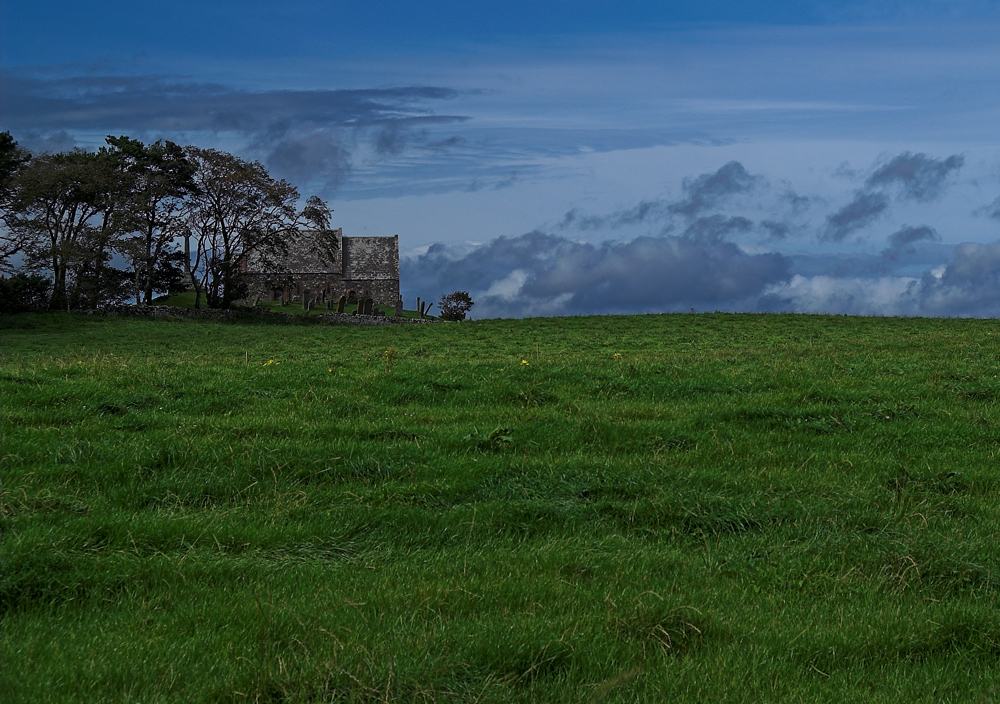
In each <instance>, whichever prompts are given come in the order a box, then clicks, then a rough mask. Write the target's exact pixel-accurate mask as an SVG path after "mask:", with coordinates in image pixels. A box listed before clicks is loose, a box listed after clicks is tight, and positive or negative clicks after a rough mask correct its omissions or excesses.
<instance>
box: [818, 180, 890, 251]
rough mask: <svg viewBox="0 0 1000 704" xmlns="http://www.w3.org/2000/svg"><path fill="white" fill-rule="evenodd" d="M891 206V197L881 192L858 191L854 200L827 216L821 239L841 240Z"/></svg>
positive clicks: (871, 221) (872, 220) (868, 223)
mask: <svg viewBox="0 0 1000 704" xmlns="http://www.w3.org/2000/svg"><path fill="white" fill-rule="evenodd" d="M888 208H889V199H888V198H886V197H885V196H884V195H882V194H881V193H865V192H864V191H858V192H857V193H855V194H854V200H852V201H851V202H850V203H848V204H847V205H845V206H844V207H843V208H841V209H840V210H838V211H837V212H835V213H833V214H832V215H828V216H827V217H826V229H825V230H824V231H823V233H822V235H821V237H820V239H823V240H826V241H829V242H841V241H843V240H844V239H845V238H846V237H847V236H848V235H850V234H851V233H852V232H856V231H857V230H860V229H861V228H863V227H866V226H867V225H870V224H871V223H873V222H874V221H875V220H876V219H877V218H878V217H879V216H880V215H882V214H883V213H884V212H885V211H886V210H887V209H888Z"/></svg>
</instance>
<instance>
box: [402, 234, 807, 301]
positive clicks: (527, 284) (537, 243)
mask: <svg viewBox="0 0 1000 704" xmlns="http://www.w3.org/2000/svg"><path fill="white" fill-rule="evenodd" d="M402 268H403V271H402V279H403V281H404V282H406V283H405V284H404V285H405V286H406V287H407V288H410V289H412V290H413V294H414V295H417V294H420V295H428V294H430V293H431V292H434V293H437V292H447V291H452V290H456V289H459V290H468V291H470V292H472V293H473V298H474V299H475V300H476V313H477V316H480V317H522V316H536V315H574V314H580V315H582V314H603V313H636V312H648V311H667V310H683V311H687V310H688V309H689V308H692V307H694V308H698V309H700V310H706V309H707V310H715V309H740V310H749V309H753V308H754V307H755V305H756V303H755V301H756V297H758V296H759V295H761V294H762V293H763V292H764V290H765V289H766V287H767V286H769V285H771V284H774V283H776V282H779V281H783V280H786V279H787V278H788V277H789V272H788V268H789V260H788V259H787V258H786V257H784V256H782V255H780V254H774V253H764V254H747V253H746V252H744V251H743V250H742V249H740V248H739V247H738V246H737V245H735V244H733V243H730V242H724V241H720V240H718V239H697V238H692V237H638V238H635V239H633V240H629V241H626V242H604V243H602V244H599V245H596V244H591V243H581V242H573V241H571V240H568V239H565V238H563V237H559V236H556V235H550V234H546V233H543V232H538V231H535V232H530V233H527V234H525V235H521V236H520V237H500V238H497V239H495V240H493V241H492V242H490V243H488V244H485V245H483V246H481V247H477V248H475V249H473V250H472V251H471V252H467V253H461V254H459V255H457V256H452V255H451V254H450V253H449V251H448V248H447V247H444V246H439V245H435V246H434V247H431V248H430V249H429V250H428V251H427V252H426V253H425V254H423V255H420V256H418V257H413V258H410V259H405V260H404V261H403V263H402Z"/></svg>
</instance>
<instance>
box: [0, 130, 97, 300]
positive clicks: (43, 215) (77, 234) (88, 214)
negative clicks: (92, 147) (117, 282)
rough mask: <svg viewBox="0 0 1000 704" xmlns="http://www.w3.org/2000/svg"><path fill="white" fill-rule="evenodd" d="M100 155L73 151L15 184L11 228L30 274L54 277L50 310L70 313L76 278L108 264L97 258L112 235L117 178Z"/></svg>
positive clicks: (39, 161) (39, 164)
mask: <svg viewBox="0 0 1000 704" xmlns="http://www.w3.org/2000/svg"><path fill="white" fill-rule="evenodd" d="M107 167H108V164H107V162H104V161H102V160H100V158H99V157H98V155H97V154H94V153H91V152H85V151H82V150H80V149H74V150H73V151H70V152H63V153H59V154H42V155H40V156H36V157H34V158H32V159H31V161H30V162H29V163H28V164H27V165H25V166H24V167H23V168H21V170H20V171H19V172H18V173H17V175H16V177H15V178H14V179H12V182H11V195H10V199H9V202H10V206H9V210H8V212H7V215H6V218H5V219H6V224H7V226H8V228H9V230H10V232H11V233H12V238H13V239H15V240H17V241H18V242H19V243H20V246H21V248H22V249H23V251H24V252H25V255H26V262H25V263H26V265H27V267H28V268H29V269H48V270H49V271H50V272H51V273H52V294H51V299H50V301H49V307H51V308H54V309H63V308H65V309H67V310H68V309H69V308H70V306H71V303H72V301H71V293H72V291H71V287H72V286H73V285H75V284H76V283H77V276H76V275H77V274H78V273H80V272H86V271H87V270H88V269H91V270H93V271H97V270H98V269H99V268H100V267H101V266H105V265H106V262H105V261H102V259H103V257H100V256H95V253H97V252H99V251H100V250H101V243H102V242H103V241H104V238H105V237H106V236H107V234H108V228H107V224H108V222H109V220H108V218H102V217H100V216H101V214H102V213H104V212H105V211H106V210H108V209H110V208H111V207H112V206H111V201H110V200H109V197H108V193H109V190H110V189H111V188H112V186H111V185H110V184H111V183H112V182H113V181H114V180H115V179H114V176H113V174H112V173H110V171H109V170H108V168H107Z"/></svg>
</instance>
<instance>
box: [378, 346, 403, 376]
mask: <svg viewBox="0 0 1000 704" xmlns="http://www.w3.org/2000/svg"><path fill="white" fill-rule="evenodd" d="M382 357H383V358H384V359H385V373H386V374H389V373H391V372H392V365H393V363H394V362H395V361H396V359H397V358H398V357H399V350H397V349H396V348H395V347H386V348H385V352H383V353H382Z"/></svg>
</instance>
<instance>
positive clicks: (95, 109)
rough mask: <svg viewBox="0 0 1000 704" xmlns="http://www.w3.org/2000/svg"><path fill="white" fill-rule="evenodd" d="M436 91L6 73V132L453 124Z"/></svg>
mask: <svg viewBox="0 0 1000 704" xmlns="http://www.w3.org/2000/svg"><path fill="white" fill-rule="evenodd" d="M458 95H459V92H458V91H455V90H452V89H450V88H440V87H433V86H404V87H398V88H378V89H360V90H266V91H249V90H243V89H240V88H236V87H233V86H227V85H223V84H219V83H199V82H195V81H190V80H185V79H183V78H178V77H174V76H163V75H156V76H74V77H69V78H37V77H32V76H26V75H23V74H21V73H18V72H14V71H4V72H3V82H2V88H0V96H2V99H3V104H4V124H5V127H6V129H22V128H23V129H36V130H98V131H102V130H112V131H114V130H143V131H146V130H149V131H184V132H192V131H201V130H208V131H216V132H241V133H252V134H255V133H257V132H259V131H261V130H264V129H267V128H269V126H270V125H272V124H274V123H279V122H287V123H290V124H294V123H312V124H317V125H322V126H327V127H330V126H334V125H336V126H350V127H357V126H371V125H383V124H385V125H388V124H390V123H392V122H399V123H405V124H420V123H427V122H431V123H443V122H455V121H460V120H463V119H465V118H463V117H459V116H454V115H435V114H433V113H432V112H431V111H429V110H428V109H426V108H424V107H422V105H423V104H424V103H426V102H429V101H444V100H450V99H452V98H455V97H457V96H458Z"/></svg>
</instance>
